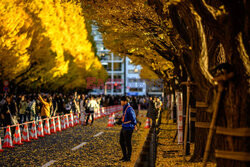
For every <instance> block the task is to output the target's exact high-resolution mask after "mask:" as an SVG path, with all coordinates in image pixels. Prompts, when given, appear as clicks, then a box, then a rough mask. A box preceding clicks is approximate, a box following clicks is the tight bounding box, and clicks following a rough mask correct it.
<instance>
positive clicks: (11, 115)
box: [1, 95, 18, 134]
mask: <svg viewBox="0 0 250 167" xmlns="http://www.w3.org/2000/svg"><path fill="white" fill-rule="evenodd" d="M1 114H2V115H4V122H3V123H4V126H8V125H14V124H17V123H18V122H17V118H16V116H17V106H16V103H15V101H14V100H13V97H12V96H9V95H7V96H6V103H5V104H4V105H3V108H2V111H1ZM5 131H6V129H4V134H5ZM11 132H12V134H13V133H14V132H15V128H11Z"/></svg>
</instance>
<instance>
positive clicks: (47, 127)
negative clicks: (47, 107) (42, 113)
mask: <svg viewBox="0 0 250 167" xmlns="http://www.w3.org/2000/svg"><path fill="white" fill-rule="evenodd" d="M44 134H45V135H51V133H50V127H49V119H46V120H45V126H44Z"/></svg>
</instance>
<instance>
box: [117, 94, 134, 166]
mask: <svg viewBox="0 0 250 167" xmlns="http://www.w3.org/2000/svg"><path fill="white" fill-rule="evenodd" d="M121 105H122V106H123V115H122V129H121V132H120V145H121V149H122V154H123V157H122V159H120V160H121V161H123V162H125V161H130V158H131V154H132V144H131V139H132V134H133V131H134V129H135V128H136V116H135V111H134V110H133V108H132V107H131V106H130V104H129V103H128V100H127V98H126V97H125V96H123V97H122V98H121Z"/></svg>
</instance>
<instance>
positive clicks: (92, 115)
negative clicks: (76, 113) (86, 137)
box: [86, 113, 94, 125]
mask: <svg viewBox="0 0 250 167" xmlns="http://www.w3.org/2000/svg"><path fill="white" fill-rule="evenodd" d="M90 115H91V117H92V120H91V124H93V122H94V113H88V116H87V119H86V125H88V122H89V116H90Z"/></svg>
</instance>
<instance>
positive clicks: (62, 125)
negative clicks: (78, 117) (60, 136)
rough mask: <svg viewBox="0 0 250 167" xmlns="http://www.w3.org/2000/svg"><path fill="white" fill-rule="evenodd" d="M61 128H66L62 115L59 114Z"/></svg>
mask: <svg viewBox="0 0 250 167" xmlns="http://www.w3.org/2000/svg"><path fill="white" fill-rule="evenodd" d="M61 129H62V130H65V129H66V124H65V119H64V115H62V116H61Z"/></svg>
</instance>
